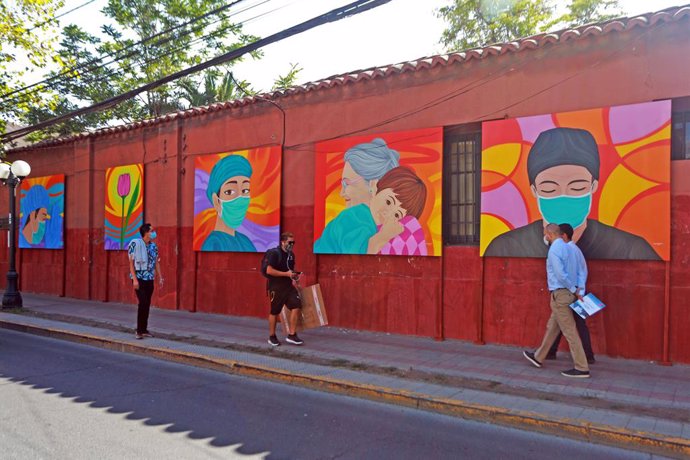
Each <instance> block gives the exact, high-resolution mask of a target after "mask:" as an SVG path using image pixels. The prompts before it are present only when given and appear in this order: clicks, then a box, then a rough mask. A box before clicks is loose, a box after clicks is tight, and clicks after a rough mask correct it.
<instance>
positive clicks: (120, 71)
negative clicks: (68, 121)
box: [0, 0, 283, 107]
mask: <svg viewBox="0 0 690 460" xmlns="http://www.w3.org/2000/svg"><path fill="white" fill-rule="evenodd" d="M240 1H242V0H240ZM269 1H271V0H262V1H260V2H259V3H256V4H254V5H251V6H248V7H246V8H244V9H241V10H238V11H237V12H235V13H232V14H229V15H227V16H221V17H220V18H219V19H216V20H214V21H212V22H211V23H209V24H207V25H202V26H199V27H196V28H193V29H191V30H188V31H186V32H184V33H182V34H180V35H178V36H170V37H165V38H162V39H160V40H158V41H156V42H154V43H151V44H150V45H149V46H150V47H156V46H160V45H164V44H166V43H168V42H170V41H173V40H177V39H179V38H181V37H184V36H186V35H189V34H192V33H195V32H197V31H199V30H201V29H203V28H204V27H208V26H210V25H213V24H215V23H217V22H220V21H223V20H225V19H228V18H230V17H232V16H235V15H237V14H240V13H244V12H246V11H249V10H251V9H254V8H257V7H259V6H261V5H263V4H265V3H268V2H269ZM236 3H238V2H236ZM226 6H227V5H226ZM282 8H283V7H282V6H281V7H278V8H273V9H271V10H269V11H266V12H263V13H260V14H257V15H256V16H253V17H251V18H248V19H246V20H244V21H242V22H239V23H236V24H230V25H228V26H227V27H224V28H221V29H218V30H214V31H212V32H210V33H208V34H206V35H203V36H200V37H197V38H195V39H193V40H191V41H190V42H188V43H185V44H182V45H180V46H178V47H175V48H172V49H170V50H168V51H167V52H165V53H161V54H157V55H154V56H151V57H150V58H148V59H144V60H143V61H141V62H139V63H132V64H124V65H122V67H121V68H114V69H108V70H106V71H105V73H104V74H102V75H93V76H88V74H89V73H93V72H94V71H96V70H98V69H100V68H107V66H108V65H110V64H112V63H115V62H118V61H122V60H124V59H127V58H129V57H132V56H136V55H138V54H140V50H134V51H131V52H129V53H127V54H125V55H122V56H118V57H116V58H114V59H112V60H110V61H108V62H105V63H102V64H100V65H96V66H93V67H90V68H88V69H85V70H84V71H83V76H84V83H88V84H95V83H99V82H102V81H103V80H105V79H108V78H110V77H113V76H117V75H124V74H125V73H126V72H134V70H135V68H136V67H141V66H145V65H147V64H150V63H152V62H156V61H157V60H159V59H161V58H164V57H167V56H170V55H173V54H175V53H176V52H178V51H181V50H185V49H186V50H188V51H190V50H193V48H191V47H192V46H193V45H195V44H197V43H201V42H203V41H204V40H206V39H209V38H217V37H222V36H223V34H224V33H225V31H227V30H229V29H233V28H235V27H237V26H241V25H244V24H246V23H248V22H250V21H253V20H256V19H258V18H261V17H263V16H266V15H269V14H271V13H274V12H275V11H278V10H279V9H282ZM207 14H208V13H207ZM180 26H181V25H180ZM180 26H177V27H180ZM169 30H170V29H169ZM162 33H165V32H161V33H159V34H156V35H160V34H162ZM132 46H134V45H132ZM130 47H131V46H128V47H126V48H123V49H122V50H120V51H124V50H126V49H128V48H130ZM120 51H118V52H120ZM115 54H116V53H115ZM106 56H107V55H106ZM104 57H105V56H104ZM100 59H103V57H102V58H99V59H94V60H91V61H89V62H97V61H99V60H100ZM89 62H86V63H83V64H81V65H79V66H76V67H75V69H77V68H79V67H83V66H86V65H88V64H89ZM66 72H69V70H67V71H65V72H63V74H64V73H66ZM60 75H62V74H60ZM60 75H56V76H54V77H51V79H58V81H56V82H53V83H50V84H47V85H46V86H47V87H48V88H52V89H55V88H56V86H57V85H58V84H60V83H67V82H68V81H69V80H72V79H73V78H75V77H72V76H67V77H63V78H60ZM48 80H50V79H48ZM48 80H44V81H48ZM40 83H41V82H38V83H36V84H34V85H32V86H35V85H38V84H40ZM43 89H44V88H43V87H37V88H34V89H32V90H30V91H27V92H26V93H24V94H25V95H28V94H33V93H35V92H39V91H42V90H43ZM17 91H20V90H17ZM8 94H13V93H8ZM20 98H21V95H18V96H14V97H10V98H7V99H5V100H4V101H3V100H2V99H3V97H2V96H0V107H2V106H6V105H8V104H11V103H13V102H18V101H19V100H20Z"/></svg>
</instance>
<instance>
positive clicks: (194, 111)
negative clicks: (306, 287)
mask: <svg viewBox="0 0 690 460" xmlns="http://www.w3.org/2000/svg"><path fill="white" fill-rule="evenodd" d="M687 16H690V5H686V6H681V7H674V8H667V9H666V10H662V11H658V12H655V13H647V14H642V15H639V16H635V17H630V18H618V19H613V20H610V21H606V22H602V23H598V24H586V25H583V26H580V27H576V28H572V29H565V30H561V31H557V32H550V33H540V34H536V35H533V36H530V37H524V38H521V39H518V40H514V41H511V42H507V43H495V44H491V45H488V46H485V47H483V48H475V49H471V50H465V51H459V52H454V53H449V54H445V55H437V56H430V57H424V58H419V59H416V60H411V61H406V62H400V63H397V64H390V65H386V66H377V67H372V68H370V69H363V70H359V71H355V72H349V73H346V74H342V75H333V76H331V77H328V78H325V79H322V80H318V81H315V82H309V83H305V84H303V85H299V86H293V87H290V88H287V89H284V90H280V91H272V92H267V93H264V94H262V95H259V96H258V97H252V96H249V97H245V98H242V99H237V100H234V101H227V102H223V103H216V104H212V105H209V106H205V107H194V108H191V109H188V110H184V111H179V112H176V113H172V114H168V115H165V116H161V117H159V118H155V119H149V120H143V121H139V122H136V123H130V124H128V125H121V126H114V127H108V128H103V129H99V130H96V131H94V132H90V133H82V134H78V135H74V136H70V137H67V138H58V139H51V140H48V141H43V142H40V143H38V144H34V145H32V146H26V147H21V148H18V149H15V150H14V151H23V150H29V149H33V148H37V147H44V146H51V145H56V144H61V143H64V142H69V141H73V140H78V139H84V138H87V137H94V136H99V135H101V134H114V133H119V132H123V131H128V130H132V129H136V128H139V127H142V126H152V125H154V124H158V123H162V122H165V121H171V120H175V119H176V118H189V117H193V116H197V115H202V114H204V113H207V112H211V111H218V110H225V109H231V108H236V107H243V106H246V105H251V104H255V103H258V102H262V99H264V100H265V99H267V98H273V99H275V98H281V97H288V96H291V95H295V94H299V93H306V92H310V91H319V90H323V89H328V88H333V87H337V86H341V85H346V84H350V83H357V82H361V81H367V80H375V79H378V78H386V77H389V76H391V75H394V74H399V73H405V72H416V71H419V70H422V69H430V68H434V67H439V66H449V65H454V64H458V63H463V62H468V61H471V60H473V59H486V58H488V57H490V56H498V55H504V54H510V53H519V52H521V51H524V50H531V49H537V48H541V47H544V46H547V45H555V44H558V43H564V42H568V41H571V40H580V39H585V38H587V37H596V36H602V35H606V34H609V33H611V32H622V31H626V30H631V29H634V28H637V27H642V28H644V27H651V26H654V25H656V24H659V23H667V22H674V21H680V20H682V19H684V18H685V17H687Z"/></svg>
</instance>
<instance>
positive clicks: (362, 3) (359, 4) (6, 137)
mask: <svg viewBox="0 0 690 460" xmlns="http://www.w3.org/2000/svg"><path fill="white" fill-rule="evenodd" d="M390 1H391V0H358V1H355V2H352V3H350V4H348V5H345V6H342V7H340V8H336V9H334V10H331V11H329V12H328V13H325V14H322V15H319V16H316V17H314V18H312V19H309V20H308V21H305V22H302V23H300V24H297V25H296V26H292V27H290V28H288V29H285V30H282V31H281V32H278V33H275V34H273V35H270V36H268V37H265V38H262V39H259V40H257V41H255V42H253V43H250V44H249V45H245V46H242V47H240V48H237V49H235V50H232V51H230V52H228V53H225V54H222V55H220V56H217V57H215V58H213V59H210V60H208V61H206V62H202V63H201V64H197V65H195V66H192V67H189V68H187V69H184V70H181V71H179V72H175V73H173V74H170V75H168V76H166V77H163V78H161V79H158V80H156V81H152V82H150V83H147V84H145V85H142V86H140V87H138V88H136V89H133V90H130V91H127V92H125V93H123V94H120V95H118V96H115V97H112V98H109V99H106V100H104V101H101V102H98V103H96V104H93V105H91V106H88V107H84V108H81V109H78V110H75V111H73V112H70V113H67V114H65V115H61V116H58V117H54V118H51V119H50V120H46V121H43V122H40V123H37V124H35V125H33V126H28V127H26V128H21V129H18V130H15V131H11V132H8V133H5V134H3V135H2V136H0V139H2V141H3V142H10V141H13V140H14V139H18V138H20V137H23V136H26V135H27V134H29V133H32V132H34V131H38V130H40V129H44V128H47V127H49V126H52V125H54V124H57V123H60V122H62V121H65V120H69V119H71V118H74V117H77V116H80V115H84V114H87V113H92V112H97V111H100V110H105V109H107V108H110V107H113V106H115V105H118V104H119V103H121V102H123V101H126V100H128V99H131V98H133V97H135V96H136V95H138V94H140V93H143V92H145V91H150V90H152V89H154V88H157V87H159V86H162V85H164V84H166V83H168V82H171V81H174V80H177V79H178V78H181V77H184V76H187V75H189V74H192V73H195V72H199V71H201V70H204V69H208V68H209V67H213V66H216V65H219V64H223V63H225V62H228V61H232V60H233V59H237V58H238V57H240V56H242V55H244V54H247V53H250V52H252V51H256V50H257V49H260V48H262V47H264V46H266V45H269V44H271V43H275V42H278V41H280V40H284V39H286V38H288V37H292V36H293V35H297V34H300V33H302V32H305V31H307V30H310V29H313V28H314V27H318V26H320V25H323V24H327V23H330V22H336V21H339V20H341V19H345V18H347V17H350V16H354V15H357V14H360V13H363V12H365V11H369V10H371V9H373V8H377V7H379V6H381V5H384V4H386V3H389V2H390Z"/></svg>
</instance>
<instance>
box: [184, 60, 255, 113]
mask: <svg viewBox="0 0 690 460" xmlns="http://www.w3.org/2000/svg"><path fill="white" fill-rule="evenodd" d="M177 86H178V93H177V95H178V100H180V101H186V102H187V104H186V105H182V106H181V108H183V109H188V108H191V107H199V106H203V105H209V104H213V103H214V102H223V101H230V100H233V99H239V98H241V97H244V96H246V95H252V94H255V93H256V91H254V90H253V89H251V85H250V84H249V83H248V82H246V81H244V80H242V81H238V82H235V79H234V78H233V75H232V72H230V71H229V70H226V71H225V73H223V72H221V71H220V70H217V69H210V70H209V71H207V72H205V74H204V75H203V76H202V78H201V81H199V79H198V78H181V79H180V81H179V82H178V83H177Z"/></svg>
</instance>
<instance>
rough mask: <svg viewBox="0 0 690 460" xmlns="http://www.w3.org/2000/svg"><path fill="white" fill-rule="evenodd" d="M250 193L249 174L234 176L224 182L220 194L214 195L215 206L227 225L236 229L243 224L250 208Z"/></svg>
mask: <svg viewBox="0 0 690 460" xmlns="http://www.w3.org/2000/svg"><path fill="white" fill-rule="evenodd" d="M249 193H250V179H249V177H247V176H233V177H231V178H230V179H228V180H227V181H225V182H224V183H223V185H222V186H221V187H220V192H219V194H218V195H215V196H214V197H213V207H214V209H215V210H216V212H217V213H218V217H219V218H220V219H222V221H223V222H224V223H225V225H227V226H228V227H230V228H233V229H236V228H237V227H239V226H240V225H241V224H242V221H243V220H244V216H245V214H246V213H247V209H248V208H249V198H250V195H249Z"/></svg>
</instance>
